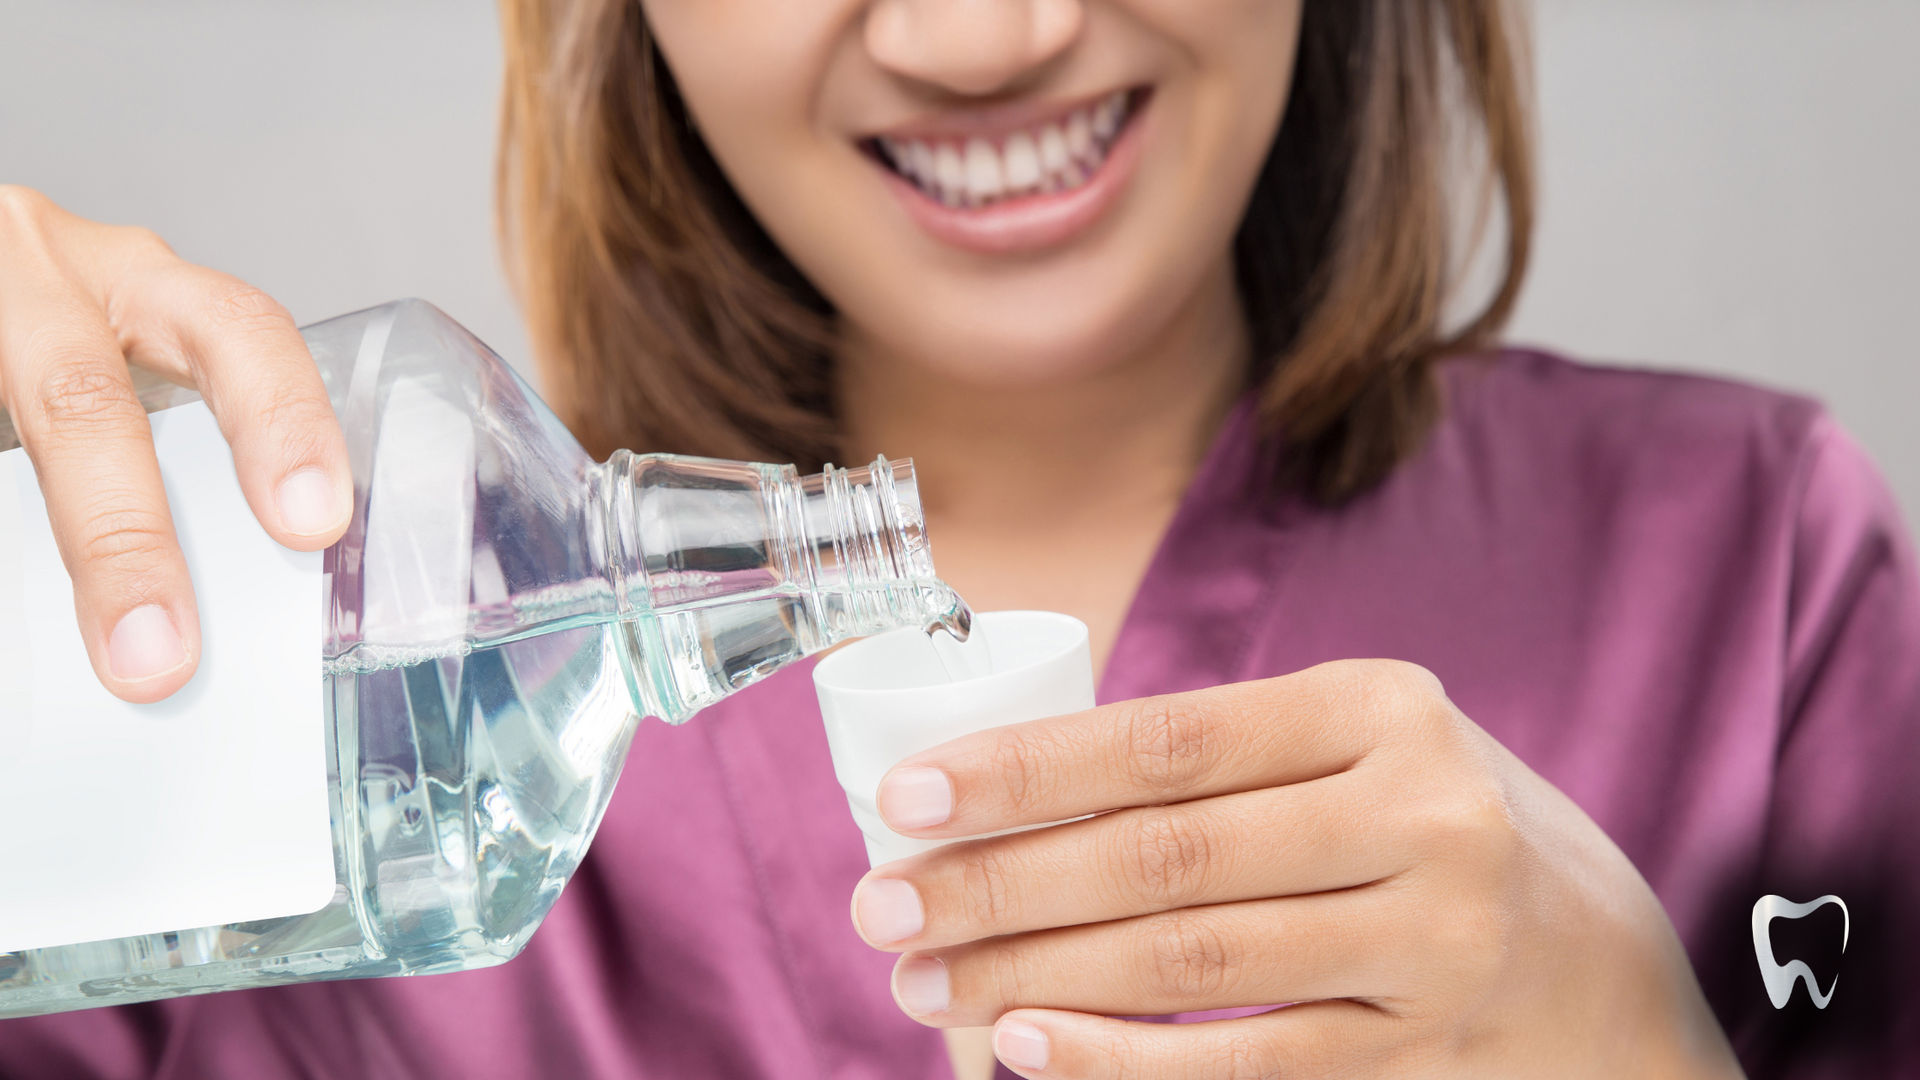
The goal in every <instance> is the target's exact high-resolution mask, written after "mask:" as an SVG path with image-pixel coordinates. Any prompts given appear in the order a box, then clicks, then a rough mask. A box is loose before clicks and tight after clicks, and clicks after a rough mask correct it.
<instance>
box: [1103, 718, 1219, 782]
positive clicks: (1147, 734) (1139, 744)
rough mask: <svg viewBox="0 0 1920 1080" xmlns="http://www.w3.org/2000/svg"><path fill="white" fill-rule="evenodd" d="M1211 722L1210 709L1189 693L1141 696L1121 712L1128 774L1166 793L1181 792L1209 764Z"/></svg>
mask: <svg viewBox="0 0 1920 1080" xmlns="http://www.w3.org/2000/svg"><path fill="white" fill-rule="evenodd" d="M1208 728H1209V725H1208V720H1207V716H1206V713H1205V712H1204V711H1203V710H1202V709H1201V707H1200V705H1199V704H1198V703H1197V702H1196V701H1195V700H1194V699H1193V698H1191V697H1189V696H1187V695H1182V694H1166V695H1162V696H1160V697H1151V698H1145V699H1143V700H1141V701H1139V702H1136V703H1135V704H1134V705H1133V707H1132V708H1130V709H1129V710H1127V712H1126V713H1125V714H1123V717H1122V732H1121V735H1122V738H1123V739H1124V741H1125V747H1126V768H1127V771H1128V774H1129V775H1128V776H1127V777H1126V779H1128V780H1130V781H1132V782H1133V783H1134V784H1136V785H1139V786H1141V787H1143V788H1145V789H1147V790H1149V791H1155V792H1158V793H1160V794H1162V795H1172V794H1175V793H1178V792H1179V791H1181V790H1182V789H1184V788H1185V787H1186V786H1187V785H1188V784H1190V783H1191V782H1192V781H1193V780H1194V779H1196V778H1197V777H1199V776H1200V775H1201V774H1202V773H1204V772H1205V770H1206V766H1207V750H1208V748H1209V747H1208V741H1209V740H1208V734H1209V732H1208Z"/></svg>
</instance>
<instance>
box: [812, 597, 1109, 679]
mask: <svg viewBox="0 0 1920 1080" xmlns="http://www.w3.org/2000/svg"><path fill="white" fill-rule="evenodd" d="M973 618H974V622H975V624H976V625H978V624H982V623H985V622H986V621H987V620H989V619H991V620H993V621H994V622H999V621H1001V620H1003V619H1008V618H1018V619H1023V620H1032V621H1037V622H1052V623H1056V624H1059V625H1061V627H1062V628H1063V629H1066V628H1069V627H1070V628H1072V629H1073V630H1075V631H1076V633H1075V634H1074V635H1073V636H1072V637H1070V638H1068V639H1067V640H1065V641H1063V642H1062V643H1061V645H1060V646H1059V647H1058V648H1053V649H1048V650H1046V651H1044V652H1042V653H1040V654H1038V655H1030V656H1028V657H1027V658H1026V661H1025V662H1024V663H1022V664H1020V665H1019V666H1018V667H1013V668H1008V669H1007V670H1005V671H996V672H994V673H993V674H991V675H982V676H981V677H980V678H978V679H969V680H967V683H968V684H969V685H973V686H979V685H982V684H991V683H994V682H996V681H1000V680H1005V679H1010V678H1014V677H1017V676H1019V675H1021V674H1022V673H1024V672H1026V671H1028V670H1030V669H1032V668H1036V667H1039V666H1041V665H1042V664H1050V663H1053V662H1054V661H1056V660H1058V659H1060V658H1061V657H1062V656H1065V655H1066V654H1068V653H1070V652H1072V651H1073V650H1074V649H1076V648H1079V647H1081V646H1082V645H1084V644H1085V643H1086V642H1087V641H1088V638H1089V636H1090V632H1089V631H1088V629H1087V624H1086V623H1084V622H1082V621H1080V620H1079V619H1077V618H1075V617H1073V616H1072V615H1067V614H1063V613H1061V612H1058V611H1041V610H1037V609H1016V610H1012V611H982V612H976V613H975V614H974V617H973ZM925 632H926V631H924V630H915V629H912V628H911V627H909V628H907V629H903V630H889V631H888V632H886V633H884V634H876V635H874V636H873V637H868V638H861V639H860V640H858V641H855V642H852V643H851V644H849V645H847V646H846V647H844V648H841V649H836V650H834V652H833V654H832V655H830V656H828V657H827V658H826V659H824V660H822V661H820V662H819V663H818V664H816V665H814V668H813V680H814V682H815V683H816V684H817V685H819V686H821V687H823V688H825V689H828V690H831V691H832V692H833V693H835V694H914V693H920V692H923V691H926V690H942V689H944V688H946V687H948V686H952V685H955V684H953V683H928V684H927V685H925V686H912V687H893V688H886V687H872V686H861V685H858V684H851V683H846V682H840V681H838V680H836V679H834V677H833V673H834V671H835V670H836V669H837V668H839V667H844V666H846V665H845V662H843V661H842V660H841V658H842V657H844V656H846V655H848V654H849V653H852V652H853V651H854V650H856V649H858V648H860V647H861V646H863V645H865V644H867V643H868V642H870V641H880V640H883V639H885V638H889V637H893V636H895V635H899V634H923V633H925Z"/></svg>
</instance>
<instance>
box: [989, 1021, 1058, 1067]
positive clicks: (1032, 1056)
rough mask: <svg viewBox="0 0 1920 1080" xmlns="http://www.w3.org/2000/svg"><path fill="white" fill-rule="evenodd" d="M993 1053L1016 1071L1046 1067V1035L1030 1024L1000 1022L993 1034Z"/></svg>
mask: <svg viewBox="0 0 1920 1080" xmlns="http://www.w3.org/2000/svg"><path fill="white" fill-rule="evenodd" d="M993 1052H994V1054H995V1055H996V1056H998V1057H999V1058H1000V1060H1001V1061H1004V1062H1006V1063H1007V1064H1008V1065H1009V1066H1011V1067H1013V1068H1016V1069H1044V1068H1046V1067H1047V1054H1048V1047H1047V1033H1046V1032H1044V1031H1041V1030H1040V1029H1039V1028H1037V1027H1034V1026H1033V1025H1032V1024H1025V1023H1021V1022H1020V1021H1018V1020H1002V1021H1000V1027H999V1029H998V1030H996V1031H995V1032H994V1033H993Z"/></svg>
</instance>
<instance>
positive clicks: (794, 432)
mask: <svg viewBox="0 0 1920 1080" xmlns="http://www.w3.org/2000/svg"><path fill="white" fill-rule="evenodd" d="M501 12H502V24H503V27H502V28H503V37H504V40H505V43H506V60H507V64H506V80H505V93H504V100H503V103H502V117H501V141H500V157H499V163H498V170H499V171H498V200H499V216H500V221H501V232H502V239H503V242H504V246H505V248H506V251H507V255H508V262H509V265H510V266H511V267H512V268H513V270H514V279H515V285H516V287H517V289H518V292H519V295H520V298H521V301H522V303H523V305H524V307H525V309H526V315H527V319H528V323H529V325H530V327H531V330H532V334H533V339H534V344H535V348H536V352H537V353H538V354H539V355H540V356H541V358H542V360H543V363H544V368H543V374H544V376H545V382H546V389H547V392H548V397H549V400H550V401H551V402H552V403H553V405H554V408H555V410H556V411H557V412H558V413H559V414H560V416H561V417H562V419H564V420H565V421H566V422H567V423H568V425H569V426H570V427H571V428H572V429H573V430H574V432H575V433H576V434H578V435H579V436H580V438H581V441H582V442H583V443H585V444H586V446H587V447H588V449H589V450H590V451H592V452H593V453H594V454H596V455H604V454H605V453H608V452H610V451H611V450H612V449H613V448H614V447H616V446H627V447H630V448H633V449H636V450H668V451H676V452H680V453H693V454H710V455H715V456H721V457H733V458H750V459H758V460H771V461H793V462H795V463H797V464H799V465H800V466H801V467H802V468H803V469H813V468H816V467H817V466H818V465H819V464H820V463H821V461H822V460H824V459H825V458H827V457H828V456H830V455H832V454H833V453H834V452H835V451H836V446H835V441H836V428H835V424H834V418H833V405H832V395H831V376H830V357H831V349H832V321H833V312H832V308H831V306H830V305H829V304H828V303H827V302H826V300H825V299H824V298H823V297H821V295H820V294H819V293H818V292H817V291H816V290H815V289H814V288H813V287H812V285H811V284H809V283H808V282H807V281H806V279H805V278H804V277H802V276H801V274H800V273H799V272H798V271H797V270H796V269H795V268H794V266H793V264H792V263H791V262H789V261H788V260H787V259H786V257H785V256H784V255H783V254H782V253H781V252H780V251H779V249H778V248H777V247H776V246H775V245H774V244H773V242H772V241H771V240H770V239H769V238H768V236H767V235H766V233H765V232H764V231H763V230H762V229H761V228H760V226H759V224H758V223H757V222H756V221H755V220H754V218H753V216H752V214H750V213H749V212H748V211H747V209H746V208H745V206H744V205H742V203H741V202H740V200H739V197H738V196H737V195H736V194H735V193H734V191H733V188H732V186H731V185H730V184H729V183H728V182H727V181H726V179H725V177H724V176H722V174H721V172H720V169H719V167H718V166H717V165H716V164H715V162H714V160H713V158H712V156H711V155H710V154H709V153H708V152H707V149H706V147H705V145H704V144H703V143H702V142H701V140H700V138H699V136H698V135H697V134H696V133H695V131H694V130H693V127H692V125H691V124H690V123H689V121H688V116H687V111H686V109H685V107H684V105H683V104H682V102H681V100H680V97H679V93H678V91H677V89H676V88H675V86H674V84H673V79H672V76H671V75H670V74H669V73H668V71H667V70H666V66H665V64H664V62H663V61H662V60H661V58H660V55H659V53H658V51H657V50H656V49H655V47H654V44H653V42H652V39H651V37H650V35H649V33H648V31H647V27H646V24H645V20H644V18H643V16H642V14H641V10H640V6H639V4H638V3H636V2H635V0H502V2H501ZM1300 33H1301V38H1300V46H1299V55H1298V59H1297V61H1296V67H1295V74H1294V80H1293V90H1292V95H1291V97H1290V98H1289V100H1288V103H1287V110H1286V115H1285V117H1284V119H1283V120H1282V122H1281V126H1280V132H1279V134H1278V136H1277V137H1276V139H1275V141H1274V145H1273V147H1272V150H1271V151H1270V152H1269V155H1268V158H1267V161H1266V165H1265V167H1264V169H1263V171H1262V174H1261V177H1260V180H1259V182H1258V184H1257V185H1256V187H1255V190H1254V194H1253V197H1252V200H1251V202H1250V204H1249V206H1248V209H1247V213H1246V217H1245V219H1244V220H1243V222H1242V224H1241V227H1240V232H1239V235H1238V236H1237V238H1236V240H1235V250H1234V256H1235V260H1236V266H1237V271H1238V275H1239V282H1240V288H1241V291H1242V293H1243V295H1244V298H1245V307H1246V310H1247V312H1248V318H1249V319H1250V321H1251V323H1252V327H1251V330H1252V337H1253V342H1254V347H1255V356H1256V357H1257V358H1258V359H1257V361H1256V366H1255V370H1253V371H1251V372H1249V379H1250V380H1253V383H1254V384H1255V385H1256V387H1257V389H1256V393H1257V395H1258V407H1259V409H1260V412H1261V416H1262V418H1263V420H1264V421H1265V422H1266V424H1267V428H1268V430H1269V431H1270V432H1271V433H1272V434H1274V435H1275V436H1276V437H1277V439H1278V443H1279V445H1280V446H1281V447H1282V448H1283V453H1282V456H1281V461H1282V465H1283V469H1284V470H1285V471H1284V473H1283V475H1284V477H1285V478H1286V479H1287V480H1288V481H1289V482H1290V483H1292V484H1293V485H1295V486H1297V487H1299V488H1301V489H1303V490H1305V491H1306V492H1307V493H1309V494H1310V495H1312V496H1314V497H1316V498H1318V499H1320V500H1322V501H1326V502H1338V501H1340V500H1343V499H1346V498H1348V497H1350V496H1352V495H1354V494H1356V493H1358V492H1360V491H1364V490H1365V489H1367V488H1368V487H1370V486H1372V485H1374V484H1376V483H1378V482H1379V481H1380V480H1381V479H1383V478H1384V477H1385V476H1386V475H1387V473H1388V472H1390V471H1391V470H1392V468H1393V466H1394V465H1395V464H1396V463H1397V462H1399V461H1400V460H1401V459H1402V458H1404V457H1405V456H1406V455H1407V454H1408V453H1410V452H1411V451H1412V450H1413V449H1415V448H1416V447H1417V446H1418V445H1419V444H1420V441H1421V439H1422V437H1423V436H1424V434H1425V432H1426V430H1427V429H1428V427H1429V426H1430V424H1431V423H1432V420H1433V418H1434V417H1435V415H1436V414H1437V412H1438V393H1437V390H1436V382H1435V378H1434V374H1433V365H1434V362H1435V361H1436V360H1438V359H1440V358H1442V357H1444V356H1447V355H1449V354H1454V353H1459V352H1463V351H1468V350H1471V349H1473V348H1475V347H1477V346H1479V345H1481V344H1483V343H1485V342H1486V341H1487V340H1488V339H1490V338H1491V337H1492V335H1493V334H1494V333H1496V332H1497V331H1498V329H1499V327H1500V326H1501V324H1502V323H1503V322H1504V321H1505V319H1506V317H1507V315H1508V313H1509V312H1510V311H1511V309H1512V307H1513V303H1514V300H1515V299H1516V297H1517V296H1518V293H1519V289H1520V282H1521V279H1522V277H1523V275H1524V273H1525V269H1526V262H1527V253H1528V247H1529V240H1530V237H1531V231H1532V212H1533V187H1532V170H1531V158H1530V137H1529V129H1528V123H1527V117H1528V113H1527V107H1526V93H1525V89H1524V86H1523V83H1522V76H1523V71H1524V66H1525V65H1524V63H1523V54H1522V49H1521V45H1520V43H1519V41H1518V39H1517V36H1516V31H1515V26H1514V16H1513V14H1512V13H1511V12H1510V11H1508V10H1507V7H1506V4H1505V3H1504V2H1503V0H1306V7H1305V12H1304V16H1303V20H1302V24H1301V30H1300ZM1457 121H1465V123H1464V124H1461V123H1458V122H1457ZM1461 147H1471V148H1472V154H1471V156H1472V157H1473V158H1476V159H1477V161H1468V162H1464V163H1463V162H1462V161H1460V160H1459V158H1460V154H1459V153H1458V151H1459V149H1460V148H1461ZM1463 164H1464V165H1466V166H1469V167H1462V166H1463ZM1471 166H1478V167H1477V168H1476V167H1471ZM1462 177H1467V178H1470V179H1471V180H1472V181H1473V183H1472V184H1471V185H1470V186H1469V189H1468V190H1467V191H1466V192H1465V194H1469V195H1473V196H1477V202H1476V203H1475V205H1476V206H1477V208H1478V210H1479V211H1480V213H1479V214H1478V217H1479V218H1480V219H1481V221H1483V222H1484V221H1485V220H1486V217H1487V215H1486V211H1487V210H1488V209H1489V208H1491V207H1492V206H1493V203H1494V199H1495V197H1496V196H1497V197H1498V201H1499V204H1500V206H1501V207H1502V208H1503V209H1504V223H1505V228H1504V241H1505V243H1504V252H1503V256H1504V259H1503V265H1502V266H1501V267H1500V270H1499V273H1498V277H1497V283H1496V284H1495V285H1494V287H1493V288H1492V289H1491V296H1490V299H1488V300H1487V301H1486V302H1485V304H1484V305H1482V306H1481V307H1480V308H1479V310H1478V311H1477V312H1476V313H1475V314H1473V315H1472V316H1470V317H1468V318H1465V319H1463V320H1461V323H1462V325H1461V326H1459V327H1458V328H1455V329H1448V328H1447V327H1446V326H1445V325H1444V321H1445V320H1446V317H1447V312H1446V309H1447V307H1448V304H1449V302H1450V301H1451V300H1452V298H1453V296H1454V293H1455V291H1456V289H1457V288H1458V287H1459V286H1460V282H1461V280H1462V278H1463V277H1464V272H1463V270H1462V265H1463V263H1464V260H1463V259H1462V257H1461V256H1462V252H1460V251H1459V250H1458V247H1459V245H1458V242H1457V238H1458V235H1459V233H1460V230H1459V228H1458V227H1457V226H1458V220H1457V219H1458V216H1459V213H1460V210H1461V207H1462V206H1463V203H1464V202H1465V201H1467V200H1463V199H1462V197H1461V196H1462V194H1463V191H1462V190H1461V186H1460V180H1461V178H1462ZM1476 232H1477V230H1476ZM1476 238H1477V237H1476Z"/></svg>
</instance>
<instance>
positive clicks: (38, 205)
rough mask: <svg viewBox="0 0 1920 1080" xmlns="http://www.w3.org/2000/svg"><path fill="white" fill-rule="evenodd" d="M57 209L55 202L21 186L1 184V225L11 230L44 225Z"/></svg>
mask: <svg viewBox="0 0 1920 1080" xmlns="http://www.w3.org/2000/svg"><path fill="white" fill-rule="evenodd" d="M56 209H57V207H55V206H54V203H53V200H52V199H49V198H47V197H46V196H45V195H42V194H41V193H40V192H38V191H35V190H34V189H33V188H30V187H26V186H24V185H21V184H0V223H4V224H5V225H6V226H7V227H9V228H15V227H21V226H26V227H32V228H38V227H40V226H41V225H43V224H44V223H45V222H46V220H47V218H48V216H49V215H51V214H52V213H53V212H54V210H56Z"/></svg>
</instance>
